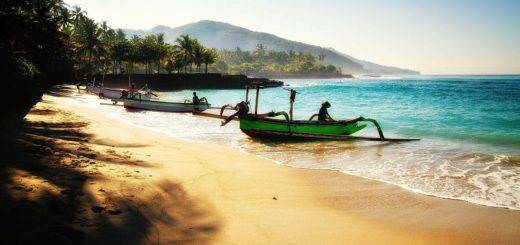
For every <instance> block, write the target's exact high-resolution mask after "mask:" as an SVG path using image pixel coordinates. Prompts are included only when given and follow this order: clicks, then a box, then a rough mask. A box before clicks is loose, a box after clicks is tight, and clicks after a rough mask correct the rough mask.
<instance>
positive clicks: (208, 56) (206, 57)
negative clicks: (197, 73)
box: [202, 48, 218, 73]
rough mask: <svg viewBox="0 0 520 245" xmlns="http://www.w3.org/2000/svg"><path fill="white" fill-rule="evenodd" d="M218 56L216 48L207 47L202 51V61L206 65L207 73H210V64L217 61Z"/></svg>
mask: <svg viewBox="0 0 520 245" xmlns="http://www.w3.org/2000/svg"><path fill="white" fill-rule="evenodd" d="M217 58H218V53H217V51H216V50H215V49H208V48H205V49H204V52H203V53H202V63H204V65H205V66H206V67H205V68H206V73H208V65H210V64H213V63H215V61H217Z"/></svg>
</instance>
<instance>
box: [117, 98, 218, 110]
mask: <svg viewBox="0 0 520 245" xmlns="http://www.w3.org/2000/svg"><path fill="white" fill-rule="evenodd" d="M119 101H122V102H123V106H124V107H125V108H129V109H140V110H151V111H168V112H193V111H204V110H207V109H209V108H210V107H211V105H210V104H209V103H208V102H207V100H206V99H205V98H201V99H200V103H199V104H198V105H195V104H193V103H192V102H191V101H188V100H187V101H185V102H167V101H160V100H139V99H122V100H119Z"/></svg>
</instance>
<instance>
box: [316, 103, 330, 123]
mask: <svg viewBox="0 0 520 245" xmlns="http://www.w3.org/2000/svg"><path fill="white" fill-rule="evenodd" d="M327 108H330V103H329V102H328V101H325V102H323V104H321V108H320V112H319V113H318V121H319V122H326V121H334V120H333V119H332V117H331V116H330V115H329V112H328V111H327Z"/></svg>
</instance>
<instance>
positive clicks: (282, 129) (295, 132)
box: [240, 117, 366, 139]
mask: <svg viewBox="0 0 520 245" xmlns="http://www.w3.org/2000/svg"><path fill="white" fill-rule="evenodd" d="M365 127H366V124H363V123H358V122H352V123H351V122H321V123H320V122H315V121H314V122H309V121H292V122H290V123H288V122H287V121H285V120H278V119H258V118H249V117H245V118H240V130H242V132H244V133H245V134H247V135H248V136H250V137H253V138H264V139H330V138H334V137H335V136H346V135H351V134H353V133H356V132H358V131H359V130H361V129H363V128H365Z"/></svg>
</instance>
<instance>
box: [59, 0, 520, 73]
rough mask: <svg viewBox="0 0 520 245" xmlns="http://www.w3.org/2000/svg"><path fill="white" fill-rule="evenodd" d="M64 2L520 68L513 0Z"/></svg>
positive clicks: (135, 17)
mask: <svg viewBox="0 0 520 245" xmlns="http://www.w3.org/2000/svg"><path fill="white" fill-rule="evenodd" d="M65 2H66V3H67V4H69V5H70V6H74V5H78V6H80V7H81V8H82V9H83V10H85V11H86V12H87V14H88V16H89V17H91V18H93V19H95V20H96V21H107V23H108V24H109V25H110V26H112V27H113V28H128V29H150V28H153V27H154V26H157V25H164V26H169V27H177V26H181V25H185V24H189V23H192V22H197V21H200V20H212V21H220V22H226V23H229V24H232V25H236V26H240V27H244V28H247V29H250V30H252V31H258V32H266V33H270V34H274V35H277V36H280V37H282V38H285V39H289V40H294V41H299V42H303V43H308V44H313V45H318V46H322V47H332V48H334V49H336V50H338V51H340V52H343V53H346V54H349V55H352V56H353V57H355V58H358V59H362V60H367V61H370V62H374V63H378V64H381V65H386V66H395V67H399V68H406V69H412V70H416V71H420V72H421V73H422V74H425V75H467V74H476V75H488V74H489V75H491V74H520V45H518V43H520V31H518V30H517V29H518V26H519V24H520V18H518V17H517V16H516V13H518V12H520V2H515V1H495V2H487V1H458V2H456V3H451V2H449V1H436V2H435V3H430V2H428V1H392V2H391V3H388V2H385V1H352V2H349V3H344V2H341V1H332V0H331V1H322V2H319V3H317V2H313V1H292V0H290V1H284V2H272V1H267V0H262V1H254V2H245V1H240V0H231V1H222V0H214V1H207V2H204V1H200V0H196V1H189V2H188V1H166V0H157V1H147V2H143V1H134V0H129V1H124V2H121V1H116V0H104V1H94V0H90V1H86V0H66V1H65ZM143 10H146V11H143Z"/></svg>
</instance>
